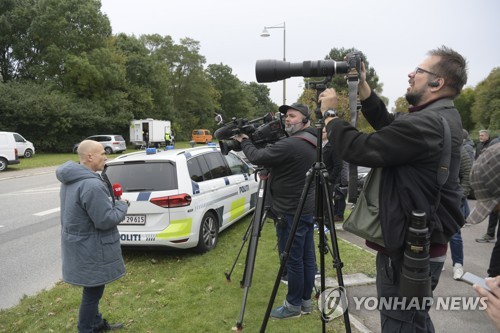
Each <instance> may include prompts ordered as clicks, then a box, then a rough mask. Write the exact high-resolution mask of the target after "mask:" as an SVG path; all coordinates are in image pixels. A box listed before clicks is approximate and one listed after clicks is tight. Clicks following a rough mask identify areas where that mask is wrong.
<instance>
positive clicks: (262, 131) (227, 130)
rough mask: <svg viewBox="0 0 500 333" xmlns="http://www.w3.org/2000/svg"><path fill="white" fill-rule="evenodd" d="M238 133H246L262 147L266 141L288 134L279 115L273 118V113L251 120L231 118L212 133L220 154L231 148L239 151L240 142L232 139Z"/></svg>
mask: <svg viewBox="0 0 500 333" xmlns="http://www.w3.org/2000/svg"><path fill="white" fill-rule="evenodd" d="M238 134H246V135H247V136H248V137H249V138H250V140H251V141H252V143H253V144H254V145H256V146H257V147H264V146H265V145H266V144H268V143H274V142H276V141H278V140H280V139H282V138H285V137H287V136H288V135H287V134H286V132H285V129H284V126H283V121H282V120H281V116H280V118H279V119H274V118H273V115H272V114H271V113H268V114H266V115H264V116H263V117H261V118H257V119H253V120H247V119H242V118H240V119H233V120H232V121H231V122H229V123H228V124H225V125H224V126H223V127H221V128H219V129H218V130H216V131H215V133H214V136H215V138H216V139H217V140H219V147H220V150H221V152H222V154H224V155H227V154H228V153H229V151H231V150H233V151H241V144H240V143H239V142H238V141H236V140H234V139H232V137H233V136H235V135H238Z"/></svg>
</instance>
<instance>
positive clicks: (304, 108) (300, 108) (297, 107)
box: [279, 103, 309, 117]
mask: <svg viewBox="0 0 500 333" xmlns="http://www.w3.org/2000/svg"><path fill="white" fill-rule="evenodd" d="M289 109H294V110H297V111H299V112H300V113H302V114H303V115H304V116H306V117H307V116H309V107H308V106H307V105H305V104H300V103H293V104H292V105H282V106H280V108H279V111H280V113H282V114H286V113H287V112H288V110H289Z"/></svg>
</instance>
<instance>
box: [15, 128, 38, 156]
mask: <svg viewBox="0 0 500 333" xmlns="http://www.w3.org/2000/svg"><path fill="white" fill-rule="evenodd" d="M12 134H13V135H14V140H16V148H17V154H18V155H19V156H24V157H26V158H30V157H32V156H33V155H35V146H33V143H31V142H30V141H28V140H26V139H25V138H24V137H23V136H22V135H21V134H19V133H12Z"/></svg>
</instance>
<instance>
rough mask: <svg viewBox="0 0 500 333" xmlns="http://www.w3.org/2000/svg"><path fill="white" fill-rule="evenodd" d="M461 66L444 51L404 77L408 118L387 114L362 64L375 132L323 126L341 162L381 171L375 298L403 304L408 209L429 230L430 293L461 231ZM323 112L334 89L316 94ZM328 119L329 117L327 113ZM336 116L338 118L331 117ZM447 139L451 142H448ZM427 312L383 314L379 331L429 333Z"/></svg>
mask: <svg viewBox="0 0 500 333" xmlns="http://www.w3.org/2000/svg"><path fill="white" fill-rule="evenodd" d="M466 67H467V64H466V61H465V59H464V58H463V57H462V56H461V55H460V54H458V53H457V52H455V51H454V50H452V49H450V48H447V47H445V46H443V47H440V48H437V49H435V50H431V51H430V52H429V53H428V57H427V58H425V59H424V60H423V61H422V62H421V63H420V64H419V65H418V66H417V67H416V68H415V70H413V71H412V72H410V73H409V74H408V83H409V87H408V88H407V91H406V100H407V101H408V103H409V104H410V105H411V106H412V107H411V108H410V109H409V113H396V114H393V113H390V112H388V111H387V108H386V106H385V105H384V103H383V102H382V100H381V99H380V98H379V97H378V96H377V95H376V93H375V92H374V91H372V89H371V88H370V86H369V85H368V83H367V82H366V69H365V67H364V64H362V70H361V73H360V74H361V75H360V83H359V98H360V99H361V105H362V112H363V115H364V116H365V118H366V119H367V120H368V122H369V123H370V124H371V125H372V127H373V128H374V129H375V130H376V132H374V133H370V134H366V133H361V132H359V131H358V130H357V129H356V128H354V127H352V126H351V125H350V124H349V123H348V122H346V121H343V120H341V119H339V118H336V117H333V118H332V117H330V118H327V119H326V120H325V122H327V123H328V125H327V131H328V139H329V140H330V141H331V142H332V143H333V145H334V149H335V151H337V152H339V154H340V155H341V156H342V158H343V159H344V160H346V161H347V162H349V163H353V164H356V165H362V166H367V167H371V168H382V176H381V180H380V192H379V193H380V196H379V201H380V208H379V215H380V224H381V227H382V234H383V237H384V244H385V247H381V246H379V245H377V244H375V243H370V242H367V246H369V247H371V248H373V249H375V250H377V251H378V252H377V259H376V266H377V295H378V297H380V298H388V299H394V298H401V297H402V295H401V293H400V290H399V285H400V280H401V276H402V274H401V268H402V264H403V251H402V250H403V248H404V240H405V233H406V231H407V230H408V226H409V217H410V214H411V212H412V211H413V210H421V211H424V212H425V213H426V216H427V221H428V222H429V225H428V227H429V231H430V249H429V255H430V267H429V270H430V273H431V276H430V278H431V287H432V290H434V288H435V287H436V286H437V283H438V281H439V277H440V274H441V270H442V267H443V264H444V261H445V258H446V251H447V244H448V242H449V240H450V238H451V236H452V235H454V234H455V233H456V232H457V231H458V230H459V229H460V227H461V226H462V225H463V224H464V222H465V221H464V217H463V214H462V212H461V210H460V202H461V197H462V190H461V189H460V185H459V181H458V179H459V177H458V174H459V166H460V150H461V145H462V139H463V133H462V122H461V119H460V114H459V113H458V111H457V109H456V108H455V106H454V103H453V100H454V99H455V98H456V97H457V96H458V95H459V94H460V92H461V90H462V88H463V86H464V85H465V84H466V82H467V68H466ZM320 101H321V111H322V112H326V111H328V110H329V109H334V108H335V107H336V106H337V96H336V93H335V90H333V89H327V90H325V91H324V92H323V93H321V95H320ZM329 114H332V113H329ZM333 114H335V113H333ZM443 118H444V119H445V120H446V123H447V124H448V126H449V128H450V134H451V159H450V163H449V168H448V170H447V171H449V175H448V177H447V178H446V179H447V180H446V182H445V183H444V185H443V186H442V187H440V186H439V182H438V174H441V172H438V171H441V170H442V169H441V165H442V164H441V162H442V161H441V156H442V155H443V152H444V151H445V150H444V148H443V147H444V142H445V141H444V139H445V130H444V128H445V122H444V121H443ZM447 137H448V138H449V136H447ZM428 310H429V307H428V306H427V307H425V309H415V308H413V309H406V308H403V307H401V306H399V307H393V308H384V309H381V310H380V319H381V326H382V332H434V326H433V324H432V321H431V319H430V317H429V313H428Z"/></svg>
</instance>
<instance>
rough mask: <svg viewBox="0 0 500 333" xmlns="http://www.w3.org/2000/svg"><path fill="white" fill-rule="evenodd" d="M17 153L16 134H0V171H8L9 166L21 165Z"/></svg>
mask: <svg viewBox="0 0 500 333" xmlns="http://www.w3.org/2000/svg"><path fill="white" fill-rule="evenodd" d="M17 152H18V151H17V147H16V140H15V139H14V133H12V132H0V171H4V170H5V169H7V166H8V165H11V164H19V159H18V157H17Z"/></svg>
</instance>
